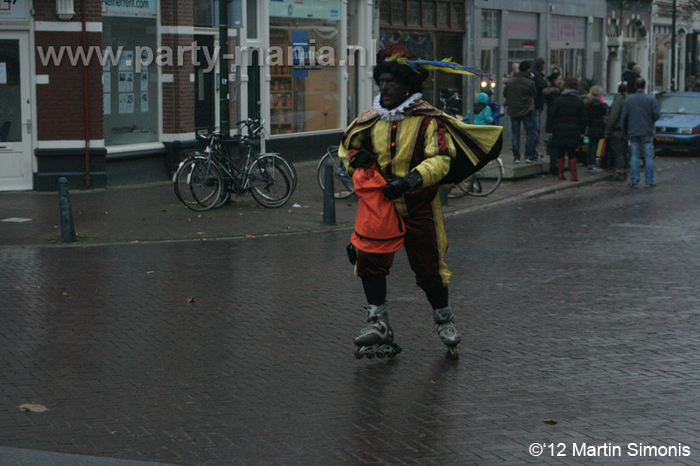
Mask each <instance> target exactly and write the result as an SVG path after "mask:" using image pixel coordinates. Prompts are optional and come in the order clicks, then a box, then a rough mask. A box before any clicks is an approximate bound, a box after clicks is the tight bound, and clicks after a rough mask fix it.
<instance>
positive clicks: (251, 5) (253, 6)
mask: <svg viewBox="0 0 700 466" xmlns="http://www.w3.org/2000/svg"><path fill="white" fill-rule="evenodd" d="M257 3H258V2H257V1H256V0H247V3H246V31H247V35H248V39H257V38H258V5H257Z"/></svg>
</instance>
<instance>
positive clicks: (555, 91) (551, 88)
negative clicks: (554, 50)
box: [542, 72, 564, 176]
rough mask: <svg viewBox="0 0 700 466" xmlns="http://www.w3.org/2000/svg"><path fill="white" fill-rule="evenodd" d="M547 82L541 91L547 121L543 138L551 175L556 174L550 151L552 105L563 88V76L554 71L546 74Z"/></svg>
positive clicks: (555, 159)
mask: <svg viewBox="0 0 700 466" xmlns="http://www.w3.org/2000/svg"><path fill="white" fill-rule="evenodd" d="M547 82H548V83H549V85H548V86H547V87H545V88H544V90H543V91H542V96H543V97H544V100H545V102H546V104H547V123H546V126H545V132H546V136H545V140H546V141H547V154H548V155H549V173H550V174H551V175H555V176H556V174H557V157H556V155H554V154H553V153H552V149H551V147H550V146H551V143H552V126H553V121H552V117H551V112H552V107H553V106H554V101H555V100H557V97H559V95H561V91H563V90H564V77H563V76H562V75H561V73H559V72H554V73H552V74H550V75H549V76H547Z"/></svg>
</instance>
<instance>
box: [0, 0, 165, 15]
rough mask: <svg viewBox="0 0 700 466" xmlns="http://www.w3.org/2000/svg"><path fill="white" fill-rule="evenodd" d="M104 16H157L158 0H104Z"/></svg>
mask: <svg viewBox="0 0 700 466" xmlns="http://www.w3.org/2000/svg"><path fill="white" fill-rule="evenodd" d="M0 1H2V0H0ZM102 16H133V17H145V18H155V17H156V16H158V0H102Z"/></svg>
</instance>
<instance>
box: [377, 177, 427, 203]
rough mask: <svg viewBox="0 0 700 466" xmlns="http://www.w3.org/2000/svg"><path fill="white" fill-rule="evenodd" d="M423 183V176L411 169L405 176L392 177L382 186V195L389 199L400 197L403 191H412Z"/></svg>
mask: <svg viewBox="0 0 700 466" xmlns="http://www.w3.org/2000/svg"><path fill="white" fill-rule="evenodd" d="M422 184H423V178H422V177H421V176H420V173H418V170H413V171H412V172H411V173H409V174H408V175H406V176H400V177H398V178H392V179H391V180H389V182H388V183H387V184H386V186H384V195H385V196H386V197H387V199H389V200H393V199H396V198H399V197H401V196H402V195H403V194H404V193H405V192H408V191H412V190H414V189H416V188H418V187H420V185H422Z"/></svg>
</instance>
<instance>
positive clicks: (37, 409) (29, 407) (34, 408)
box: [19, 403, 49, 413]
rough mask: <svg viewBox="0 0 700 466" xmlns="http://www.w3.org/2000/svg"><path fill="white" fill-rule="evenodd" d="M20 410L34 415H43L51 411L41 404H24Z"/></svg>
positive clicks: (20, 406)
mask: <svg viewBox="0 0 700 466" xmlns="http://www.w3.org/2000/svg"><path fill="white" fill-rule="evenodd" d="M19 409H20V411H30V412H32V413H43V412H44V411H48V410H49V408H47V407H46V406H44V405H40V404H39V403H24V404H23V405H19Z"/></svg>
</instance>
